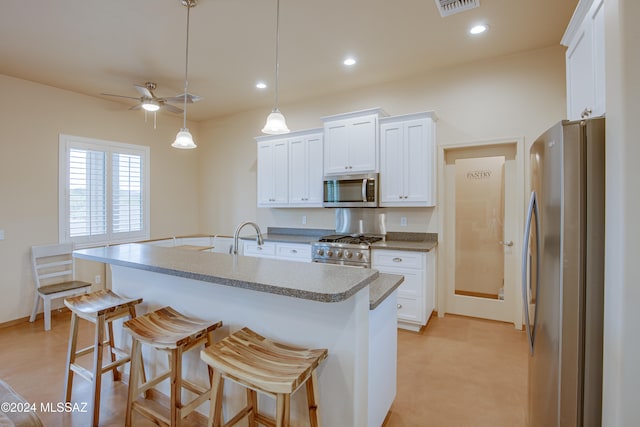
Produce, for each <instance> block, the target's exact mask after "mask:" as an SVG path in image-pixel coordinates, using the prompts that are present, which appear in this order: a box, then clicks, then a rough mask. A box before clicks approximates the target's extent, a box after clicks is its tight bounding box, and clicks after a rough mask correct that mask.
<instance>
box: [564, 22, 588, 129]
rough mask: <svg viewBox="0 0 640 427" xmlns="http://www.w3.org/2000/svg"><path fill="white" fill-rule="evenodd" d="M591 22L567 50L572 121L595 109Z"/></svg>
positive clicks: (568, 88)
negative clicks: (586, 111)
mask: <svg viewBox="0 0 640 427" xmlns="http://www.w3.org/2000/svg"><path fill="white" fill-rule="evenodd" d="M591 30H592V28H591V25H590V22H588V21H585V22H583V24H582V26H581V28H580V30H579V31H578V33H577V34H576V36H575V37H574V39H573V41H572V43H571V44H570V45H569V47H568V49H567V104H568V105H567V107H568V110H569V111H568V112H567V114H568V116H569V119H570V120H577V119H580V118H581V115H582V112H583V111H584V110H585V109H593V99H594V81H595V80H594V75H593V40H592V34H591Z"/></svg>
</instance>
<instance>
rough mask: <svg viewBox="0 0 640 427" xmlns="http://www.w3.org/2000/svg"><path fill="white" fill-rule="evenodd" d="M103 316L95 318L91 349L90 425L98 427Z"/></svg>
mask: <svg viewBox="0 0 640 427" xmlns="http://www.w3.org/2000/svg"><path fill="white" fill-rule="evenodd" d="M104 329H105V321H104V315H100V316H96V336H95V343H94V347H93V381H92V382H91V383H92V384H91V387H92V390H91V397H92V399H91V400H92V401H93V415H92V421H91V424H92V425H93V427H98V422H99V420H100V387H101V385H102V351H103V349H104V344H103V343H104Z"/></svg>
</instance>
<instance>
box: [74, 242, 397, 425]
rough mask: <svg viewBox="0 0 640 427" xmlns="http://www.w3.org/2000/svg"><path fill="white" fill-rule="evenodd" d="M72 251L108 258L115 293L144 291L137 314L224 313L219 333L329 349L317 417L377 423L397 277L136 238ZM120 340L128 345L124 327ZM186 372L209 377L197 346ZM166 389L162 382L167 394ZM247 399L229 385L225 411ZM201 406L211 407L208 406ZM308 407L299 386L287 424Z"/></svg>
mask: <svg viewBox="0 0 640 427" xmlns="http://www.w3.org/2000/svg"><path fill="white" fill-rule="evenodd" d="M74 256H75V257H76V258H80V259H86V260H91V261H98V262H103V263H106V264H108V265H109V266H110V268H111V286H112V289H113V291H114V292H116V293H119V294H121V295H123V296H127V297H134V296H135V297H142V298H143V303H142V304H141V306H140V307H141V308H140V312H141V313H139V314H143V313H144V312H148V311H153V310H156V309H158V308H161V307H164V306H167V305H169V306H171V307H173V308H174V309H176V310H178V311H180V312H182V313H184V314H186V315H192V316H197V317H200V318H203V319H209V320H222V321H223V323H224V326H223V328H221V329H220V330H218V331H216V333H215V334H214V337H215V339H216V340H219V339H222V338H223V337H224V336H226V335H228V334H230V333H232V332H235V331H237V330H239V329H241V328H242V327H245V326H246V327H249V328H251V329H253V330H254V331H256V332H258V333H259V334H261V335H263V336H266V337H269V338H272V339H274V340H277V341H280V342H284V343H289V344H291V345H294V346H300V347H306V348H326V349H328V351H329V357H328V358H327V360H325V361H324V363H323V364H322V365H321V366H320V367H319V369H318V380H319V386H318V388H319V406H320V415H321V419H322V420H323V424H325V425H332V426H356V427H359V426H375V427H379V426H380V425H382V423H383V421H384V417H385V416H386V414H387V412H388V410H389V408H390V406H391V403H392V402H393V398H394V397H395V390H396V360H397V359H396V351H397V330H396V327H397V321H396V291H395V290H396V288H397V287H398V286H399V285H400V283H401V282H402V280H403V277H402V276H396V275H388V274H380V273H378V272H377V271H376V270H372V269H365V268H350V267H343V266H337V265H326V264H316V263H300V262H293V261H283V260H273V259H264V258H254V257H244V256H237V255H235V256H234V255H227V254H219V253H210V252H199V251H181V250H176V249H174V248H170V247H156V246H151V245H141V244H125V245H117V246H110V247H100V248H92V249H82V250H77V251H75V252H74ZM117 329H119V328H117ZM118 340H119V342H120V345H122V346H124V347H128V345H129V339H128V337H127V336H123V333H122V332H121V331H119V336H118ZM189 356H193V357H189ZM144 359H145V364H148V365H151V366H153V365H159V366H158V367H160V365H162V367H163V368H164V367H166V360H164V359H165V358H162V357H157V356H156V355H154V354H147V353H144ZM150 369H153V368H150ZM183 371H184V373H185V376H187V377H191V379H192V381H194V382H198V381H199V382H200V383H201V384H202V385H204V382H205V381H206V380H207V379H208V376H207V371H206V368H205V367H204V365H203V364H202V363H201V361H200V360H199V359H198V357H197V355H187V356H185V359H184V367H183ZM163 387H164V388H163ZM168 390H169V387H168V385H161V386H160V387H159V391H160V392H161V393H164V394H167V395H168ZM243 404H244V392H243V391H242V389H241V388H240V387H227V388H225V405H226V408H227V410H230V411H232V412H235V411H237V410H238V409H239V408H240V407H242V406H243ZM260 405H261V407H262V408H264V409H265V410H266V411H273V410H274V409H273V408H274V407H275V404H274V402H273V401H272V400H271V399H269V398H266V397H264V396H263V397H261V398H260ZM199 411H200V412H201V413H202V414H207V411H208V408H207V405H206V404H205V405H203V406H202V407H201V408H200V409H199ZM305 415H306V397H305V393H304V389H303V390H301V392H297V393H295V394H294V395H293V397H292V401H291V417H292V423H294V424H295V425H307V424H306V423H307V418H306V416H305Z"/></svg>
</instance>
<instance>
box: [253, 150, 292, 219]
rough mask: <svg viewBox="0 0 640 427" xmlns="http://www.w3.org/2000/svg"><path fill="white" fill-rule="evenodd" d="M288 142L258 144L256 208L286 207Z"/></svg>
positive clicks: (287, 195) (287, 196)
mask: <svg viewBox="0 0 640 427" xmlns="http://www.w3.org/2000/svg"><path fill="white" fill-rule="evenodd" d="M288 170H289V141H288V140H286V139H279V140H270V141H259V142H258V173H257V176H258V185H257V187H258V207H276V206H286V205H287V203H288V202H289V194H288V193H289V186H288V182H289V176H288Z"/></svg>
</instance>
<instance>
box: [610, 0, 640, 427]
mask: <svg viewBox="0 0 640 427" xmlns="http://www.w3.org/2000/svg"><path fill="white" fill-rule="evenodd" d="M605 19H606V21H605V29H606V61H607V62H606V78H607V84H606V93H607V100H606V104H607V105H606V108H607V152H606V155H607V160H606V169H607V184H606V192H607V196H606V197H607V201H606V212H607V213H606V243H605V253H606V255H605V325H604V333H605V342H604V378H603V379H604V388H603V392H604V397H603V408H602V409H603V417H602V418H603V424H602V425H603V426H620V427H622V426H637V425H640V405H639V404H638V392H639V385H640V364H639V363H638V362H639V361H640V339H639V338H640V334H639V333H638V327H639V325H640V310H638V307H640V262H639V261H640V245H639V238H640V221H639V220H638V219H639V218H640V192H639V191H638V183H640V168H639V167H638V161H639V160H640V137H639V135H640V103H639V101H640V84H639V83H638V77H639V76H640V51H639V50H638V41H639V40H640V28H639V27H638V20H640V2H638V1H637V0H605Z"/></svg>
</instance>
